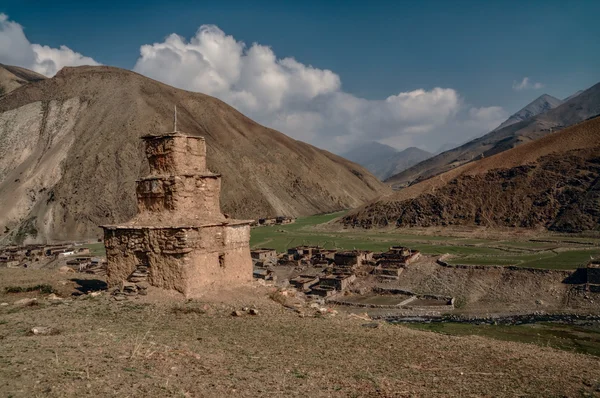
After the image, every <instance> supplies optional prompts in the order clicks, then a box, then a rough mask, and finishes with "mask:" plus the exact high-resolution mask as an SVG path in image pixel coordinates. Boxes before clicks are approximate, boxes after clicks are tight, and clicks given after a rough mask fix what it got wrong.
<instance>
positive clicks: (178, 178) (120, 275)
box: [102, 132, 252, 297]
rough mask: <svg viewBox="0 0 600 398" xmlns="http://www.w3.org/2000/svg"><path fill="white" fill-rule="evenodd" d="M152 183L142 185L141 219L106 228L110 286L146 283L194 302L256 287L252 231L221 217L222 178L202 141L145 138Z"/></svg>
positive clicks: (141, 182)
mask: <svg viewBox="0 0 600 398" xmlns="http://www.w3.org/2000/svg"><path fill="white" fill-rule="evenodd" d="M142 139H143V140H144V142H145V144H146V156H147V158H148V162H149V163H150V175H149V176H147V177H144V178H141V179H140V180H138V181H137V188H136V196H137V202H138V214H137V216H136V217H134V218H133V219H132V220H131V221H129V222H127V223H124V224H122V225H106V226H103V227H102V228H103V229H104V244H105V246H106V257H107V260H108V268H107V282H108V284H109V286H118V285H119V284H120V283H121V282H123V281H127V280H129V281H132V282H137V281H139V280H141V279H144V280H145V282H147V283H148V284H150V285H152V286H156V287H160V288H164V289H173V290H177V291H179V292H181V293H183V294H184V295H185V296H186V297H194V296H199V295H202V294H203V293H205V292H206V291H207V290H209V289H211V288H219V287H225V286H235V285H240V284H244V283H246V282H248V281H250V280H251V279H252V259H251V257H250V246H249V241H250V223H251V221H246V220H232V219H228V218H226V217H225V216H224V215H223V214H222V213H221V209H220V203H219V199H220V191H221V176H220V175H218V174H213V173H211V172H209V171H208V170H207V169H206V143H205V141H204V138H202V137H194V136H188V135H184V134H181V133H178V132H174V133H169V134H163V135H148V136H144V137H142Z"/></svg>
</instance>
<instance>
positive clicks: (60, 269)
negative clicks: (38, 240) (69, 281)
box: [58, 265, 75, 274]
mask: <svg viewBox="0 0 600 398" xmlns="http://www.w3.org/2000/svg"><path fill="white" fill-rule="evenodd" d="M58 272H60V273H62V274H66V273H69V272H75V270H74V269H73V268H71V267H67V266H66V265H63V266H62V267H60V268H59V269H58Z"/></svg>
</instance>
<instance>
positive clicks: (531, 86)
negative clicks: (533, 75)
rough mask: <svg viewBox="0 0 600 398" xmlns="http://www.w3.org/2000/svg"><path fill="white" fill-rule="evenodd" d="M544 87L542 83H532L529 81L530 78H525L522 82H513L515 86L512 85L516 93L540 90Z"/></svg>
mask: <svg viewBox="0 0 600 398" xmlns="http://www.w3.org/2000/svg"><path fill="white" fill-rule="evenodd" d="M543 87H544V85H543V84H542V83H539V82H532V81H531V80H529V78H528V77H524V78H523V80H521V81H520V82H517V81H513V85H512V88H513V90H515V91H522V90H539V89H540V88H543Z"/></svg>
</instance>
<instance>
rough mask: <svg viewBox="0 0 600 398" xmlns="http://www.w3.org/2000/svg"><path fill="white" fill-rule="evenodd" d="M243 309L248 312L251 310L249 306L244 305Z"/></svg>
mask: <svg viewBox="0 0 600 398" xmlns="http://www.w3.org/2000/svg"><path fill="white" fill-rule="evenodd" d="M242 311H244V312H248V311H250V308H248V307H244V308H242Z"/></svg>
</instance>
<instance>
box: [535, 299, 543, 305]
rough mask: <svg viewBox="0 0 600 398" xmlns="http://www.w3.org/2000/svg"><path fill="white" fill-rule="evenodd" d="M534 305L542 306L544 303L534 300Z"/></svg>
mask: <svg viewBox="0 0 600 398" xmlns="http://www.w3.org/2000/svg"><path fill="white" fill-rule="evenodd" d="M535 303H536V304H537V305H544V302H543V301H542V300H535Z"/></svg>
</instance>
